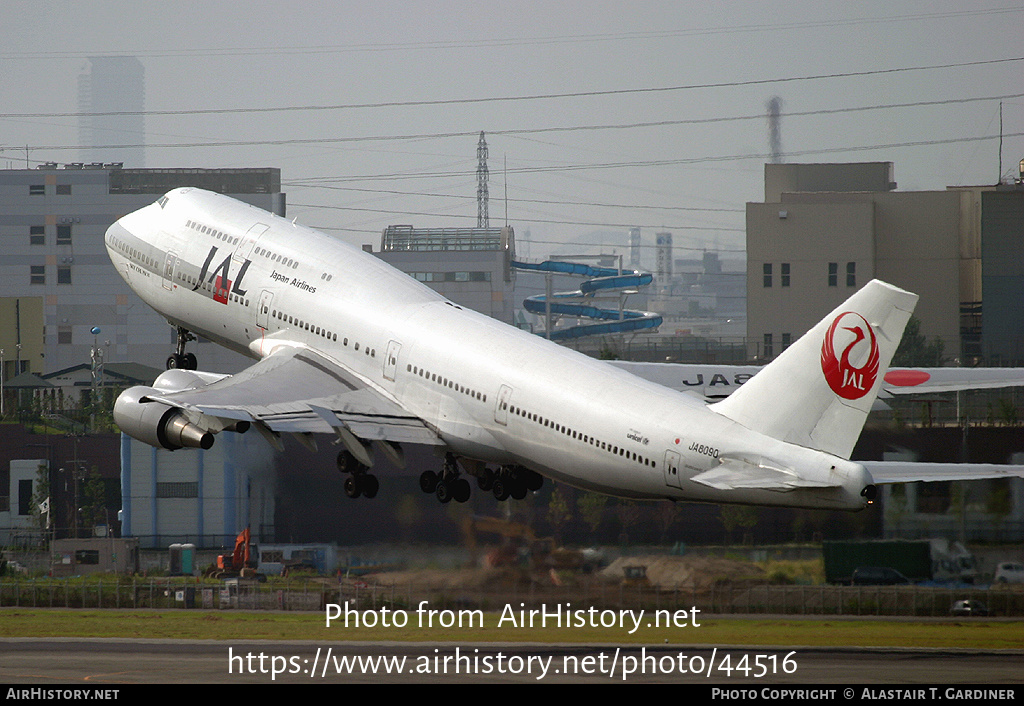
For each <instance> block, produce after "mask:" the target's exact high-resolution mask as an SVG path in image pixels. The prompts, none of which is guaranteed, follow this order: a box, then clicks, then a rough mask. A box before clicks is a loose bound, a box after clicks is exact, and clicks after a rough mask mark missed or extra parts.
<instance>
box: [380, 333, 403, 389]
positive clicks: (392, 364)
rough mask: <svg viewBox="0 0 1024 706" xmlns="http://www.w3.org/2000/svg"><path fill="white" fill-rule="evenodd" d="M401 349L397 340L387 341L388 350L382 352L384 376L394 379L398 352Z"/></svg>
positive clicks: (392, 380) (387, 378)
mask: <svg viewBox="0 0 1024 706" xmlns="http://www.w3.org/2000/svg"><path fill="white" fill-rule="evenodd" d="M401 351H402V344H401V343H399V342H398V341H388V350H387V353H385V354H384V378H385V379H386V380H390V381H391V382H394V381H395V371H396V370H397V369H398V354H399V353H400V352H401Z"/></svg>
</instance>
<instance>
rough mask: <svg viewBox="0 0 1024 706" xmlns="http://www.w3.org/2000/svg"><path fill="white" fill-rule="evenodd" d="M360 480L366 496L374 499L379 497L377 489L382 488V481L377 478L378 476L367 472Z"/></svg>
mask: <svg viewBox="0 0 1024 706" xmlns="http://www.w3.org/2000/svg"><path fill="white" fill-rule="evenodd" d="M360 481H361V482H360V485H362V491H363V497H364V498H369V499H373V498H375V497H377V491H378V490H380V482H379V481H378V480H377V476H375V475H373V474H372V473H367V474H366V475H364V476H361V478H360Z"/></svg>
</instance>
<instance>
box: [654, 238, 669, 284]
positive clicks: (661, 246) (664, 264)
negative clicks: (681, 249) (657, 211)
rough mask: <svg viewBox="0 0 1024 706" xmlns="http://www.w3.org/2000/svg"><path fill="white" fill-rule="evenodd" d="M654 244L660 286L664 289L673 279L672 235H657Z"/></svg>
mask: <svg viewBox="0 0 1024 706" xmlns="http://www.w3.org/2000/svg"><path fill="white" fill-rule="evenodd" d="M654 242H655V245H656V247H655V252H656V253H657V258H658V267H657V275H658V284H659V285H660V286H663V287H664V286H667V285H668V283H669V280H671V279H672V234H671V233H655V234H654Z"/></svg>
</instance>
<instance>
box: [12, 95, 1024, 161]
mask: <svg viewBox="0 0 1024 706" xmlns="http://www.w3.org/2000/svg"><path fill="white" fill-rule="evenodd" d="M1013 98H1024V93H1011V94H1006V95H1001V96H982V97H976V98H948V99H942V100H934V101H915V102H911V103H888V104H877V105H867V106H853V107H848V108H824V109H819V110H804V111H794V112H789V113H786V117H787V118H793V117H813V116H819V115H840V114H843V113H857V112H865V111H871V110H889V109H900V108H919V107H929V106H940V105H958V104H965V103H977V102H986V101H998V100H1007V99H1013ZM2 117H3V116H2V115H0V118H2ZM749 120H764V115H761V114H757V115H734V116H721V117H710V118H681V119H677V120H657V121H648V122H632V123H607V124H598V125H568V126H561V127H543V128H516V129H510V130H489V131H488V132H489V133H490V134H491V135H508V136H517V135H535V134H542V133H553V132H587V131H594V130H628V129H638V128H651V127H672V126H678V125H701V124H713V123H724V122H737V121H749ZM478 134H479V131H475V130H465V131H455V132H432V133H413V134H406V135H377V136H361V137H311V138H291V139H277V140H224V141H206V142H175V143H163V144H146V143H139V144H135V145H123V144H122V145H99V146H90V148H92V149H115V148H139V147H144V148H147V149H180V148H190V149H194V148H200V147H256V146H285V145H310V144H344V143H358V142H392V141H395V142H397V141H410V140H432V139H448V138H461V137H468V136H476V135H478ZM31 149H34V150H78V149H83V146H82V145H31Z"/></svg>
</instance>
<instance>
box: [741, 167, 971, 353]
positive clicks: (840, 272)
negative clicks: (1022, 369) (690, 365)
mask: <svg viewBox="0 0 1024 706" xmlns="http://www.w3.org/2000/svg"><path fill="white" fill-rule="evenodd" d="M892 174H893V167H892V163H889V162H876V163H864V164H766V165H765V202H764V203H748V204H747V336H748V340H749V341H750V345H751V348H752V350H751V351H750V354H751V355H752V356H754V355H756V356H757V357H758V358H760V359H765V360H767V359H771V358H773V357H774V356H776V355H778V354H779V353H780V352H782V350H783V349H784V348H785V347H786V346H787V345H789V343H791V342H792V341H795V340H796V339H797V338H798V337H799V336H800V335H802V334H803V333H804V332H805V331H807V330H808V329H809V328H810V327H811V326H813V325H814V324H815V323H817V322H818V321H819V320H820V319H821V318H822V316H824V315H825V314H827V313H828V312H829V311H831V310H832V309H833V308H834V307H836V306H838V305H839V304H841V303H842V302H843V301H844V300H845V299H846V298H847V297H849V296H850V295H851V294H852V293H853V292H854V291H856V290H857V289H858V288H860V287H861V286H863V285H864V284H865V283H867V282H868V281H869V280H871V279H875V278H877V279H881V280H884V281H886V282H890V283H892V284H894V285H896V286H898V287H902V288H904V289H908V290H910V291H912V292H915V293H917V294H918V295H920V297H921V299H920V301H919V303H918V306H917V310H916V311H915V315H916V316H917V317H918V318H919V319H920V320H921V332H922V333H923V334H924V335H925V336H926V337H927V338H928V339H929V340H931V339H933V338H935V337H938V338H939V339H941V340H942V342H943V344H944V346H945V353H946V355H947V356H949V357H960V356H962V355H964V354H967V355H971V354H973V355H977V354H978V352H979V350H980V349H979V346H978V343H979V341H978V338H979V337H980V329H978V330H976V329H975V328H972V327H970V326H967V325H965V326H962V323H963V322H962V321H961V312H967V313H969V312H972V311H974V310H976V309H977V307H978V304H979V303H980V301H981V277H980V273H981V218H980V205H979V204H980V199H979V195H980V192H979V191H978V190H970V189H963V190H946V191H925V192H897V191H895V190H894V189H895V188H896V184H895V182H894V181H893V178H892Z"/></svg>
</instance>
